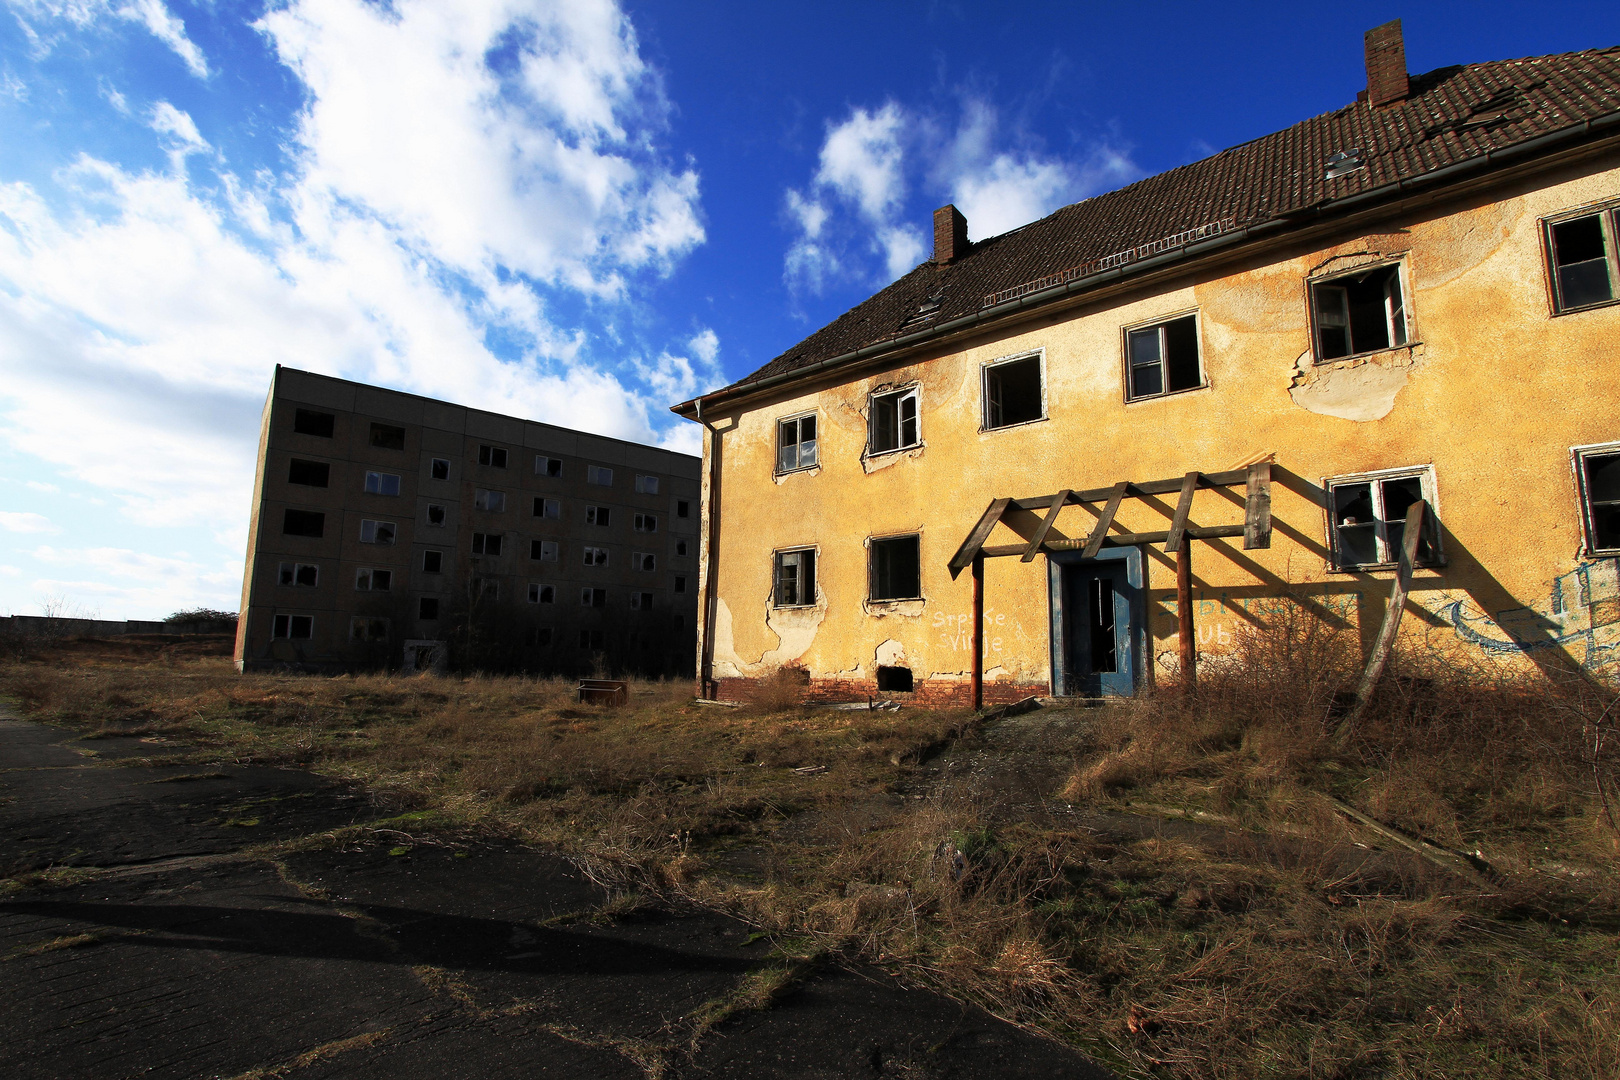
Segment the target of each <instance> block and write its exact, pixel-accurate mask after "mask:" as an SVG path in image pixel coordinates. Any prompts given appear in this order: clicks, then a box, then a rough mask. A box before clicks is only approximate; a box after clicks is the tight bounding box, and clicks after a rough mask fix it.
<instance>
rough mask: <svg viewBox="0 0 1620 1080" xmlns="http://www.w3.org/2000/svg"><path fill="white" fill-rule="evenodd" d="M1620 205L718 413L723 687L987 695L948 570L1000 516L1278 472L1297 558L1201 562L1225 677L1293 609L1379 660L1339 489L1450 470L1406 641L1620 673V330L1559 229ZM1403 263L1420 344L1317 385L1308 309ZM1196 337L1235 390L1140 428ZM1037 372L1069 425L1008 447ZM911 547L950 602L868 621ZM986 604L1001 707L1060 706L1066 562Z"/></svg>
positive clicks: (1112, 316)
mask: <svg viewBox="0 0 1620 1080" xmlns="http://www.w3.org/2000/svg"><path fill="white" fill-rule="evenodd" d="M1611 161H1612V159H1611ZM1617 196H1620V169H1617V168H1607V169H1604V168H1601V167H1598V166H1587V167H1585V168H1581V169H1573V170H1571V171H1569V172H1566V173H1563V174H1560V175H1559V176H1557V177H1555V178H1544V179H1542V180H1540V181H1537V182H1533V183H1524V184H1522V185H1520V186H1519V187H1516V188H1514V189H1512V190H1510V191H1506V192H1501V191H1499V192H1497V193H1496V194H1494V195H1491V196H1488V197H1481V198H1476V199H1474V200H1473V201H1472V203H1471V204H1470V205H1461V206H1458V205H1453V206H1450V207H1434V208H1432V209H1430V210H1428V211H1427V212H1424V213H1411V214H1408V215H1407V216H1405V217H1402V218H1399V219H1394V220H1390V221H1388V222H1384V223H1380V224H1378V225H1376V226H1374V227H1373V229H1372V230H1371V231H1365V230H1364V231H1360V232H1357V233H1356V234H1354V235H1344V236H1339V237H1335V238H1333V239H1332V242H1330V243H1328V244H1326V245H1314V246H1311V247H1310V248H1309V249H1303V248H1302V249H1298V250H1285V251H1281V252H1273V253H1270V254H1267V255H1266V256H1264V257H1263V258H1258V259H1256V261H1255V262H1254V263H1253V264H1252V265H1250V266H1247V267H1243V268H1240V269H1237V270H1232V269H1230V268H1228V269H1227V270H1226V271H1225V272H1224V273H1223V276H1219V277H1212V278H1210V279H1208V280H1198V281H1188V282H1186V283H1185V284H1184V285H1183V286H1182V287H1178V288H1173V289H1170V290H1159V291H1156V292H1152V293H1144V294H1141V295H1137V296H1133V297H1126V298H1124V299H1119V300H1115V301H1109V302H1107V303H1106V304H1101V305H1095V306H1093V307H1090V308H1081V309H1078V310H1077V311H1073V310H1072V311H1070V312H1068V313H1065V314H1064V315H1062V316H1061V317H1059V318H1058V319H1057V320H1052V319H1047V320H1045V321H1043V322H1042V323H1034V324H1026V326H1025V327H1024V328H1021V329H1020V330H1019V331H1018V332H1016V333H1011V334H1006V335H1003V336H1001V337H998V338H996V339H994V340H985V341H981V342H977V343H974V344H972V345H971V346H970V347H968V348H966V349H964V350H962V351H958V352H951V353H945V354H942V355H937V356H934V357H932V358H927V359H925V360H922V361H919V362H917V363H913V364H909V365H907V366H903V367H896V368H893V369H891V370H887V371H884V372H881V373H878V374H874V375H871V376H870V377H864V378H860V379H856V380H853V381H850V382H848V383H846V384H844V385H841V386H834V387H830V388H823V389H818V390H815V391H814V392H805V393H800V394H798V395H797V396H794V395H791V394H783V395H782V396H779V397H778V398H776V399H774V400H771V401H769V402H763V403H759V402H756V403H752V404H750V405H749V407H747V408H746V409H743V410H740V411H734V412H731V413H729V414H728V413H725V412H723V411H721V410H718V409H717V410H715V411H714V412H711V413H707V414H706V415H705V419H706V420H709V421H710V422H712V423H714V424H715V427H716V429H717V430H719V431H720V432H721V434H720V435H719V438H720V439H721V440H722V453H721V458H720V461H721V493H722V497H721V500H720V526H719V530H718V537H719V539H718V550H717V556H718V558H717V564H716V565H717V566H718V571H717V575H716V577H715V580H714V581H712V582H709V583H708V584H709V585H711V586H712V587H714V588H716V589H717V593H718V595H717V600H718V603H717V613H716V618H715V627H714V641H713V655H714V673H715V675H716V676H717V677H719V678H727V677H738V676H756V675H760V674H764V673H765V672H767V671H768V670H769V669H770V668H771V667H772V666H773V665H776V664H780V663H784V662H788V661H797V662H799V663H802V664H803V665H804V666H805V667H806V668H808V669H809V670H810V672H811V673H812V674H813V675H815V676H818V677H840V678H846V679H870V678H872V677H873V676H874V673H875V667H876V665H877V664H878V663H879V662H882V663H899V664H903V665H904V666H908V667H910V668H912V669H913V671H914V672H915V675H916V678H917V679H918V680H919V685H920V683H921V680H923V679H936V680H947V681H952V680H965V679H966V678H967V675H968V672H969V670H970V667H971V651H970V649H971V641H972V638H971V627H970V626H969V625H968V617H969V614H970V612H971V610H972V608H971V602H972V601H971V583H970V578H969V575H968V574H966V573H964V574H962V575H961V576H960V577H959V578H957V579H956V580H952V578H951V576H950V574H949V572H948V570H947V568H946V563H947V561H948V560H949V559H950V557H951V555H952V554H953V553H954V552H955V550H956V549H957V546H958V545H959V544H960V543H961V541H962V539H963V538H964V536H965V535H966V534H967V532H968V530H969V529H970V528H971V527H972V525H973V523H974V522H975V521H976V520H977V519H978V517H979V515H980V514H981V513H982V512H983V510H984V509H985V506H986V505H987V504H988V503H989V502H990V500H991V499H993V498H996V497H1001V496H1010V497H1014V498H1023V497H1032V496H1039V495H1045V494H1050V493H1052V492H1055V491H1058V490H1060V489H1062V488H1072V489H1076V490H1079V489H1086V488H1095V487H1104V486H1107V485H1109V484H1112V483H1114V482H1116V481H1118V480H1123V479H1131V480H1137V481H1145V480H1155V479H1163V478H1168V477H1173V476H1179V475H1181V474H1183V473H1185V472H1186V471H1188V470H1191V469H1198V470H1201V471H1204V472H1215V471H1221V470H1227V469H1232V468H1235V467H1237V466H1239V465H1240V464H1245V463H1248V462H1252V461H1255V460H1259V459H1262V458H1263V457H1265V456H1266V455H1274V459H1273V460H1274V461H1275V466H1274V474H1273V475H1274V484H1273V499H1274V507H1273V515H1274V521H1275V529H1276V531H1275V534H1274V537H1273V542H1272V546H1271V548H1270V549H1269V550H1264V551H1249V552H1245V551H1243V550H1241V547H1242V542H1241V540H1233V541H1225V540H1217V541H1209V542H1203V541H1200V542H1198V543H1197V544H1196V545H1195V551H1194V563H1193V569H1194V576H1195V582H1194V585H1195V597H1196V598H1197V601H1198V608H1197V612H1196V618H1197V622H1198V624H1199V635H1200V651H1201V652H1203V653H1206V654H1207V653H1213V652H1219V651H1221V650H1222V649H1223V648H1225V647H1228V646H1229V645H1230V642H1231V640H1232V636H1233V634H1234V633H1235V632H1236V631H1237V629H1238V628H1239V627H1240V626H1242V625H1245V624H1258V623H1261V622H1263V621H1264V620H1265V618H1266V612H1267V611H1268V610H1269V609H1274V608H1275V603H1274V602H1268V601H1271V600H1272V598H1275V597H1277V596H1279V595H1280V594H1281V593H1282V592H1283V591H1284V589H1285V587H1286V586H1287V585H1288V584H1289V583H1293V584H1294V585H1295V586H1297V587H1300V588H1301V589H1302V590H1303V591H1304V592H1305V593H1307V594H1311V595H1316V596H1320V597H1323V598H1325V599H1327V600H1328V601H1329V602H1330V604H1331V605H1333V606H1334V608H1335V610H1338V611H1341V612H1342V613H1344V615H1345V617H1346V618H1347V619H1348V620H1349V621H1351V622H1357V623H1359V625H1360V626H1361V627H1362V630H1361V633H1362V637H1363V641H1364V642H1367V641H1369V639H1370V636H1371V635H1372V634H1373V633H1376V629H1377V626H1378V623H1379V621H1380V620H1381V619H1382V617H1383V609H1384V601H1385V597H1387V595H1388V592H1389V587H1390V579H1391V576H1392V575H1391V573H1390V572H1388V571H1383V572H1371V573H1344V572H1335V571H1333V570H1331V568H1330V566H1329V564H1328V561H1327V551H1326V547H1325V535H1326V529H1327V520H1326V516H1325V511H1324V510H1323V508H1322V506H1321V505H1320V499H1321V492H1320V488H1319V487H1318V485H1319V484H1320V482H1321V481H1322V480H1323V478H1325V477H1337V476H1343V475H1348V474H1354V473H1361V472H1371V471H1376V470H1382V469H1392V468H1399V467H1406V466H1415V465H1424V464H1432V465H1433V467H1434V475H1435V482H1436V505H1435V510H1436V511H1437V512H1438V515H1439V518H1440V520H1441V522H1442V523H1443V526H1444V530H1445V537H1444V548H1445V555H1446V559H1447V565H1446V566H1445V567H1444V568H1443V569H1439V570H1421V571H1419V572H1418V574H1417V577H1416V580H1415V582H1414V586H1413V600H1414V603H1415V604H1416V605H1417V607H1418V608H1421V609H1423V610H1422V611H1421V612H1420V613H1419V616H1418V617H1411V616H1409V617H1408V619H1407V622H1406V626H1405V631H1404V632H1405V633H1406V634H1407V635H1409V636H1412V637H1419V638H1422V639H1424V640H1426V641H1427V642H1428V643H1429V644H1430V645H1432V646H1435V647H1439V648H1448V649H1450V648H1456V649H1461V650H1462V651H1464V652H1465V653H1467V654H1468V655H1469V656H1470V657H1473V658H1476V659H1486V658H1508V659H1514V660H1522V659H1523V658H1524V653H1523V652H1522V650H1521V649H1520V646H1519V644H1516V643H1515V639H1516V638H1517V639H1520V640H1521V641H1534V642H1535V643H1536V644H1537V647H1538V649H1539V650H1541V651H1542V652H1543V653H1544V654H1546V655H1551V654H1553V653H1562V654H1566V655H1567V656H1568V657H1569V658H1571V659H1572V660H1573V661H1574V662H1576V663H1582V664H1586V665H1588V666H1599V665H1602V664H1610V663H1612V661H1613V658H1614V655H1615V653H1614V648H1615V645H1616V642H1617V641H1620V633H1617V631H1620V611H1617V610H1616V609H1617V599H1616V598H1617V593H1616V576H1615V560H1613V559H1598V560H1587V559H1585V558H1583V556H1582V544H1583V537H1582V529H1581V518H1580V515H1579V512H1578V508H1577V495H1576V491H1575V484H1574V477H1573V472H1572V469H1571V463H1570V449H1571V447H1575V446H1581V445H1587V444H1592V443H1604V442H1617V441H1620V410H1617V408H1616V405H1617V403H1620V355H1617V347H1616V342H1620V306H1611V307H1605V308H1600V309H1597V310H1591V311H1586V312H1581V313H1574V314H1567V315H1559V316H1556V317H1554V316H1551V315H1550V304H1549V300H1548V291H1547V283H1546V276H1547V275H1546V269H1545V265H1544V257H1543V253H1542V240H1541V229H1540V226H1539V221H1538V219H1539V218H1540V217H1542V216H1544V215H1547V214H1553V213H1558V212H1561V211H1564V210H1567V209H1570V208H1572V207H1575V206H1578V205H1580V204H1584V203H1588V202H1594V201H1599V200H1606V199H1613V198H1616V197H1617ZM1396 255H1399V256H1401V257H1402V258H1403V259H1404V264H1403V274H1404V275H1405V276H1406V295H1407V298H1408V301H1407V302H1408V318H1409V335H1410V337H1411V339H1412V341H1413V342H1414V344H1413V345H1411V346H1410V347H1407V348H1399V349H1394V350H1390V351H1387V352H1384V353H1380V354H1376V355H1374V356H1372V357H1370V358H1366V359H1358V360H1347V361H1341V362H1336V363H1326V364H1316V363H1314V362H1313V358H1312V354H1311V341H1310V325H1309V318H1308V313H1307V305H1306V287H1305V281H1306V279H1307V278H1308V277H1309V276H1311V275H1312V274H1318V273H1323V272H1326V271H1332V270H1337V269H1340V268H1345V269H1348V268H1350V267H1351V266H1353V265H1355V264H1356V263H1357V262H1358V261H1366V260H1369V259H1374V258H1387V257H1391V256H1396ZM1189 310H1196V311H1197V312H1198V315H1199V329H1200V345H1201V353H1202V358H1203V365H1204V372H1205V376H1206V380H1207V383H1208V385H1207V388H1203V389H1198V390H1194V391H1188V392H1184V393H1181V394H1176V395H1171V396H1167V397H1163V398H1157V399H1149V400H1145V401H1140V402H1132V403H1126V402H1125V401H1124V390H1123V373H1122V368H1123V360H1122V352H1123V346H1122V328H1123V327H1126V326H1129V325H1131V324H1134V323H1139V322H1142V321H1147V320H1157V319H1160V318H1164V317H1168V316H1172V315H1175V314H1177V313H1181V312H1185V311H1189ZM1030 350H1041V351H1042V352H1043V353H1044V357H1045V365H1046V397H1047V413H1048V419H1046V420H1044V421H1041V422H1037V423H1033V424H1029V425H1026V426H1022V427H1017V428H1011V429H1004V430H997V431H987V432H982V431H980V430H979V427H980V416H981V404H980V368H981V365H982V364H983V363H985V362H986V361H990V360H994V359H997V358H1000V357H1006V356H1012V355H1016V354H1019V353H1023V352H1026V351H1030ZM913 382H914V383H916V384H917V385H918V386H920V388H921V409H920V412H921V417H922V429H921V430H922V441H923V444H924V445H923V446H922V447H921V448H919V449H916V450H912V451H909V452H903V453H900V454H896V455H889V456H887V457H885V458H881V459H878V460H875V461H863V458H862V452H863V449H864V447H865V442H866V431H867V424H866V409H867V404H868V397H869V395H870V394H871V393H872V392H873V391H874V390H876V389H881V388H883V387H887V386H899V385H904V384H908V383H913ZM811 409H814V410H815V411H816V413H817V415H818V416H819V418H820V432H819V435H820V465H819V467H818V468H816V469H814V470H811V471H809V472H803V473H794V474H789V475H786V476H775V477H773V475H772V464H773V455H774V436H775V425H776V420H777V419H778V418H779V417H784V416H789V415H792V414H794V413H797V412H801V411H806V410H811ZM712 437H713V436H710V438H712ZM1236 494H1237V495H1238V496H1239V500H1238V501H1233V500H1231V499H1227V498H1223V497H1222V496H1221V494H1220V493H1218V492H1212V491H1201V492H1200V493H1199V494H1198V496H1197V499H1196V501H1195V503H1194V508H1193V514H1192V520H1193V521H1194V522H1196V523H1197V524H1200V525H1218V524H1228V523H1233V522H1239V521H1241V520H1242V507H1241V501H1240V500H1241V489H1237V491H1236ZM1174 503H1175V496H1174V495H1171V496H1166V497H1163V498H1162V499H1158V500H1154V502H1153V503H1152V504H1149V503H1144V502H1143V501H1141V500H1127V502H1126V504H1125V507H1124V508H1123V509H1122V511H1121V514H1120V523H1121V524H1122V525H1123V526H1125V527H1128V528H1130V529H1132V530H1137V529H1140V530H1142V531H1152V530H1163V529H1164V528H1166V527H1167V522H1168V515H1169V514H1170V513H1171V511H1172V510H1173V508H1174ZM1037 520H1038V516H1037V515H1034V514H1028V513H1025V514H1021V515H1014V516H1012V517H1010V518H1009V519H1008V521H1007V523H1006V524H1004V525H1001V526H998V527H997V529H996V530H995V532H994V533H993V534H992V536H991V538H990V540H989V541H988V542H989V543H990V544H1008V543H1013V542H1016V541H1017V540H1019V539H1020V538H1021V537H1024V536H1028V535H1029V534H1030V531H1031V529H1032V528H1033V527H1034V525H1035V523H1036V522H1037ZM1093 520H1094V517H1093V516H1092V514H1090V513H1088V512H1087V511H1086V510H1085V509H1083V508H1081V507H1069V508H1067V509H1065V510H1064V511H1063V513H1062V516H1061V517H1060V518H1059V519H1058V524H1057V528H1056V530H1055V532H1054V534H1053V535H1054V536H1058V535H1062V536H1068V537H1076V536H1080V537H1083V536H1085V535H1086V533H1087V532H1088V531H1089V529H1090V524H1091V522H1092V521H1093ZM909 532H919V533H920V534H921V551H922V560H923V573H922V591H923V593H924V597H925V599H924V600H923V601H921V602H916V603H908V604H896V605H883V606H877V607H874V606H872V605H870V604H868V603H866V602H865V596H866V591H867V582H866V573H867V571H866V551H865V547H864V542H865V541H866V539H867V538H868V537H871V536H880V537H881V536H884V535H886V534H894V533H909ZM810 544H814V545H817V546H818V548H819V566H818V577H819V581H818V592H819V596H818V605H817V607H816V608H815V609H811V610H774V611H773V609H772V608H771V606H770V593H771V568H772V557H771V553H772V551H773V549H778V548H783V547H792V546H799V545H810ZM1148 562H1149V564H1150V565H1149V589H1150V602H1149V616H1150V626H1151V628H1152V631H1153V635H1154V643H1153V646H1152V649H1153V652H1154V653H1155V655H1156V657H1157V660H1158V662H1159V664H1160V666H1159V668H1158V673H1159V675H1160V677H1161V678H1162V677H1164V676H1166V675H1168V674H1170V673H1171V672H1173V670H1174V657H1175V651H1176V639H1175V628H1176V620H1175V617H1174V614H1173V612H1174V595H1175V594H1174V584H1175V581H1174V571H1173V569H1172V564H1171V563H1170V562H1169V561H1168V560H1167V559H1166V557H1165V556H1164V554H1163V552H1162V551H1161V550H1158V549H1156V548H1155V549H1153V550H1152V551H1151V552H1150V558H1149V559H1148ZM985 597H986V600H985V606H986V617H987V622H988V624H989V625H988V626H987V628H986V639H987V648H986V658H985V667H986V671H987V679H997V678H1001V679H1008V680H1013V681H1017V682H1024V683H1046V682H1047V681H1048V680H1049V679H1050V670H1049V667H1050V665H1049V660H1048V636H1049V626H1048V617H1049V616H1048V598H1047V567H1046V560H1045V559H1044V558H1040V559H1037V560H1035V561H1034V562H1032V563H1029V564H1021V563H1020V562H1019V561H1018V560H1017V559H1016V558H1002V559H993V560H988V561H987V564H986V571H985ZM1411 610H1415V609H1409V611H1411Z"/></svg>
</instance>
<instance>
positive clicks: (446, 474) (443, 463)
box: [432, 457, 450, 480]
mask: <svg viewBox="0 0 1620 1080" xmlns="http://www.w3.org/2000/svg"><path fill="white" fill-rule="evenodd" d="M432 476H433V479H435V480H448V479H450V460H449V459H448V458H442V457H436V458H434V459H433V469H432Z"/></svg>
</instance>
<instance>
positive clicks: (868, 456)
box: [861, 428, 1001, 461]
mask: <svg viewBox="0 0 1620 1080" xmlns="http://www.w3.org/2000/svg"><path fill="white" fill-rule="evenodd" d="M996 430H997V431H1000V430H1001V429H1000V428H997V429H996ZM926 445H927V444H926V443H924V442H920V441H919V442H914V443H908V444H907V445H905V446H896V447H895V448H894V449H892V450H868V451H866V453H864V454H862V455H861V459H862V460H863V461H873V460H875V459H877V458H886V457H893V456H894V455H896V454H904V453H906V452H907V451H908V450H921V449H922V448H923V447H924V446H926Z"/></svg>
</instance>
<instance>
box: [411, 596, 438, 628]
mask: <svg viewBox="0 0 1620 1080" xmlns="http://www.w3.org/2000/svg"><path fill="white" fill-rule="evenodd" d="M416 617H417V618H418V619H422V620H423V621H425V622H433V621H434V620H436V619H438V617H439V598H438V597H436V596H424V597H421V598H420V599H418V600H417V601H416Z"/></svg>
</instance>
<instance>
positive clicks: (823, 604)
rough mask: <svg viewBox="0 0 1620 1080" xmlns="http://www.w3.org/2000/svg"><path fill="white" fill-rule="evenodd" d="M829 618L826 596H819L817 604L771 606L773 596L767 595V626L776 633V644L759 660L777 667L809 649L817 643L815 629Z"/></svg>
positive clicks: (767, 665)
mask: <svg viewBox="0 0 1620 1080" xmlns="http://www.w3.org/2000/svg"><path fill="white" fill-rule="evenodd" d="M826 618H827V598H826V597H825V596H818V597H817V598H816V606H815V607H800V608H778V607H772V606H771V601H770V597H768V596H767V597H766V598H765V627H766V629H768V630H769V631H771V632H772V633H774V634H775V635H776V648H774V649H767V650H766V651H765V652H764V653H762V654H761V655H760V658H759V663H760V664H761V665H762V666H765V667H777V666H780V665H782V664H786V663H788V662H789V661H793V660H797V659H799V657H801V656H803V655H804V654H805V653H807V652H809V651H810V646H811V645H812V644H814V643H815V640H816V631H817V630H819V629H820V628H821V624H822V622H824V621H825V620H826Z"/></svg>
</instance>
